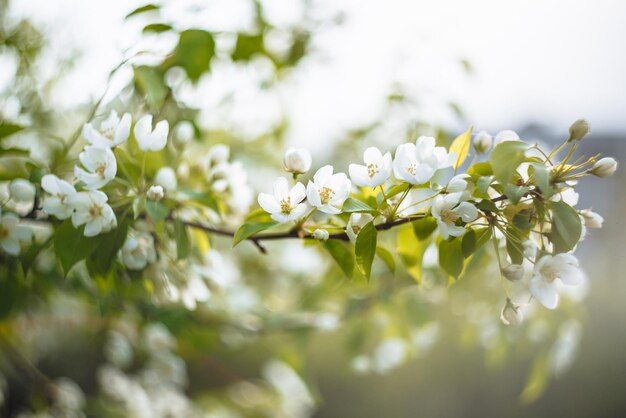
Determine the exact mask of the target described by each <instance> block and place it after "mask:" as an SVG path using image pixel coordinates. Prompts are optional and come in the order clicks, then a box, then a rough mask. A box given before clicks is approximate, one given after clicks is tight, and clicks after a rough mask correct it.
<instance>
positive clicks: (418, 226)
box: [411, 216, 437, 241]
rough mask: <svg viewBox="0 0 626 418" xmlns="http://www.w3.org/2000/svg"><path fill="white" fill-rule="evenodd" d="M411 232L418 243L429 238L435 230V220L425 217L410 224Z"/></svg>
mask: <svg viewBox="0 0 626 418" xmlns="http://www.w3.org/2000/svg"><path fill="white" fill-rule="evenodd" d="M411 225H413V232H415V236H416V237H417V239H419V240H420V241H422V240H425V239H426V238H428V237H430V236H431V235H432V233H433V232H435V229H437V220H436V219H435V218H433V217H432V216H425V217H423V218H422V219H418V220H416V221H413V222H411Z"/></svg>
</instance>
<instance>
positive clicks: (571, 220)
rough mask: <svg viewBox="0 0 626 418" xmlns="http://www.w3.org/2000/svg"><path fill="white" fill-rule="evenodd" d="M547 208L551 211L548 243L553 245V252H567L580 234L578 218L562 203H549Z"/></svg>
mask: <svg viewBox="0 0 626 418" xmlns="http://www.w3.org/2000/svg"><path fill="white" fill-rule="evenodd" d="M548 208H549V209H550V210H551V211H552V231H551V232H550V241H551V242H552V244H554V251H555V252H557V253H565V252H568V251H570V250H571V249H572V248H574V246H575V245H576V244H577V243H578V241H579V240H580V234H581V233H582V225H581V223H580V217H579V216H578V213H577V212H576V211H575V210H574V208H572V207H571V206H570V205H568V204H567V203H565V202H563V201H560V202H550V203H549V205H548Z"/></svg>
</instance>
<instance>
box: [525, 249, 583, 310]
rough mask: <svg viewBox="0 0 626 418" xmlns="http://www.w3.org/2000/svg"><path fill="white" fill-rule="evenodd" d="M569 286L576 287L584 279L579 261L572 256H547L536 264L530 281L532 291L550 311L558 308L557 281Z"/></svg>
mask: <svg viewBox="0 0 626 418" xmlns="http://www.w3.org/2000/svg"><path fill="white" fill-rule="evenodd" d="M557 279H558V280H560V281H561V282H562V283H563V284H565V285H568V286H576V285H578V284H580V283H581V282H582V281H583V279H584V273H583V272H582V271H581V270H580V269H579V267H578V260H577V259H576V257H574V256H573V255H571V254H557V255H555V256H551V255H546V256H543V257H541V259H539V261H537V263H536V264H535V270H534V273H533V277H532V278H531V280H530V291H531V293H532V294H533V296H534V297H535V298H537V300H538V301H539V302H541V303H542V304H543V306H545V307H546V308H548V309H554V308H556V306H557V304H558V302H559V293H558V287H557V283H556V281H557Z"/></svg>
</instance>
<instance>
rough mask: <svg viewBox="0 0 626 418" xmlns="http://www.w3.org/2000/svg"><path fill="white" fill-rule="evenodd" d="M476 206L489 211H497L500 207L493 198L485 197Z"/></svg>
mask: <svg viewBox="0 0 626 418" xmlns="http://www.w3.org/2000/svg"><path fill="white" fill-rule="evenodd" d="M476 207H477V208H478V209H480V210H484V211H487V212H497V211H498V207H497V206H496V204H495V203H493V202H492V201H491V200H488V199H483V200H481V201H480V202H478V203H476Z"/></svg>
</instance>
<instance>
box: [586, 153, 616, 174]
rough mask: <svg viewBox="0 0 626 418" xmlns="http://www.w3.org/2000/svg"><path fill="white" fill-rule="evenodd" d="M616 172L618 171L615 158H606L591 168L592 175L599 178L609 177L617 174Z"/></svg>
mask: <svg viewBox="0 0 626 418" xmlns="http://www.w3.org/2000/svg"><path fill="white" fill-rule="evenodd" d="M615 170H617V161H615V158H611V157H604V158H602V159H600V160H599V161H597V162H596V163H595V164H594V165H593V167H591V174H593V175H594V176H598V177H609V176H612V175H613V173H615Z"/></svg>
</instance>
